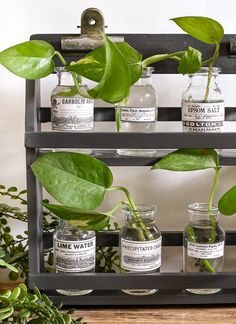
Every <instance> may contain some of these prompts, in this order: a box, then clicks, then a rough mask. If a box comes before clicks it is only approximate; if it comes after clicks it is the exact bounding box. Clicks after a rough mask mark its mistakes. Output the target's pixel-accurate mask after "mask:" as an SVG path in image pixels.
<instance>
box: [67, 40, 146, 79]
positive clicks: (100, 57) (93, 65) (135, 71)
mask: <svg viewBox="0 0 236 324" xmlns="http://www.w3.org/2000/svg"><path fill="white" fill-rule="evenodd" d="M115 45H116V47H117V48H118V49H119V51H120V53H121V55H122V56H123V59H124V60H125V62H126V64H127V65H128V68H129V73H130V85H132V84H133V83H134V82H136V81H137V80H138V79H139V78H140V76H141V73H142V55H141V54H140V53H138V52H137V51H136V50H135V49H134V48H132V47H131V46H130V45H129V44H128V43H126V42H120V43H115ZM105 68H106V50H105V46H101V47H99V48H96V49H95V50H93V51H92V52H90V53H89V54H87V55H86V56H85V57H84V58H82V59H81V60H79V61H77V62H72V63H71V65H69V66H68V67H67V70H68V71H73V72H76V73H77V74H79V75H82V76H84V77H85V78H87V79H90V80H93V81H96V82H99V81H101V79H102V77H103V75H104V73H105Z"/></svg>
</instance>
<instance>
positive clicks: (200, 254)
mask: <svg viewBox="0 0 236 324" xmlns="http://www.w3.org/2000/svg"><path fill="white" fill-rule="evenodd" d="M187 254H188V256H190V257H193V258H197V259H215V258H220V257H222V256H223V255H224V242H219V243H214V244H199V243H192V242H188V246H187Z"/></svg>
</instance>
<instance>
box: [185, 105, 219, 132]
mask: <svg viewBox="0 0 236 324" xmlns="http://www.w3.org/2000/svg"><path fill="white" fill-rule="evenodd" d="M224 119H225V104H224V101H221V102H209V103H208V102H206V103H198V102H189V101H183V102H182V124H183V131H184V132H204V133H211V132H216V133H219V132H223V130H224Z"/></svg>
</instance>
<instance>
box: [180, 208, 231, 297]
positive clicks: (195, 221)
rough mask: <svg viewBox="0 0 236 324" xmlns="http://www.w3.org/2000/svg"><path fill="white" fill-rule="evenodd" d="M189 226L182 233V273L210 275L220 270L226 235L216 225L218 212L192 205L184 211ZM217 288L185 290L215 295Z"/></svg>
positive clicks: (221, 268)
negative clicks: (186, 213)
mask: <svg viewBox="0 0 236 324" xmlns="http://www.w3.org/2000/svg"><path fill="white" fill-rule="evenodd" d="M187 210H188V214H189V223H188V225H187V226H186V228H185V231H184V236H183V239H184V248H183V259H184V272H210V273H216V272H221V271H222V270H223V264H224V243H225V233H224V230H223V229H222V228H221V227H220V225H219V223H218V217H219V211H218V208H217V207H215V206H213V207H212V208H211V210H209V205H208V204H206V203H194V204H191V205H189V206H188V208H187ZM220 290H221V289H220V287H216V288H199V289H187V291H189V292H191V293H194V294H200V295H207V294H214V293H217V292H219V291H220Z"/></svg>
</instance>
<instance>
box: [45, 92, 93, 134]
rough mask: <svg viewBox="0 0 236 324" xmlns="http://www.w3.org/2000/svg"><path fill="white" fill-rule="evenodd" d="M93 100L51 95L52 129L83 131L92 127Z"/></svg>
mask: <svg viewBox="0 0 236 324" xmlns="http://www.w3.org/2000/svg"><path fill="white" fill-rule="evenodd" d="M93 114H94V101H93V100H91V99H88V98H76V97H73V98H70V97H53V98H52V103H51V121H52V129H53V130H58V131H83V130H89V129H92V128H93Z"/></svg>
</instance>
